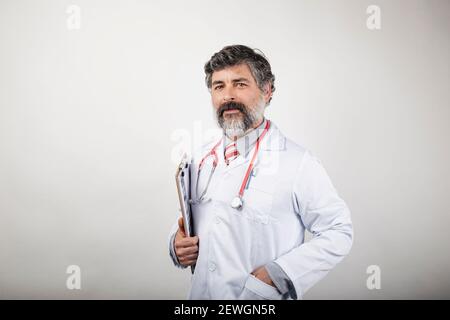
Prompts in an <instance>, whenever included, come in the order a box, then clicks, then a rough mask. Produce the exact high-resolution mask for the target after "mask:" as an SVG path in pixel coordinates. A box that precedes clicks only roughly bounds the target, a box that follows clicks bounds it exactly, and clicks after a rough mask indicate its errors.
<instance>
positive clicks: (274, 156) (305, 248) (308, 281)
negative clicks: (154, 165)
mask: <svg viewBox="0 0 450 320" xmlns="http://www.w3.org/2000/svg"><path fill="white" fill-rule="evenodd" d="M216 142H217V141H213V142H211V143H209V144H207V145H206V146H204V148H202V150H201V151H200V152H199V153H198V154H195V155H194V157H193V159H194V161H193V165H192V166H191V167H192V171H191V176H192V184H191V190H192V195H193V197H194V198H196V197H197V195H196V194H195V183H196V176H197V169H198V163H199V161H200V160H201V158H203V156H204V155H205V154H206V153H208V152H209V151H210V150H211V148H212V147H213V145H214V144H215V143H216ZM217 154H218V155H219V164H218V166H217V168H216V170H215V172H214V175H213V178H212V180H211V183H210V186H209V189H208V192H207V196H208V197H209V198H210V199H211V200H210V201H209V202H206V203H201V204H197V205H194V206H193V208H192V210H193V219H194V232H195V234H196V235H198V236H199V256H198V260H197V264H196V267H195V272H194V274H193V275H192V279H191V288H190V291H189V295H188V298H189V299H291V297H289V296H286V295H283V296H282V295H281V294H280V293H279V291H278V290H277V289H276V288H274V287H272V286H270V285H268V284H266V283H264V282H262V281H260V280H259V279H257V278H255V277H254V276H252V275H251V274H250V273H251V272H252V271H254V270H255V269H257V268H258V267H260V266H264V265H266V264H267V263H269V262H271V261H275V263H277V264H278V265H279V266H280V267H281V268H282V269H283V271H284V272H285V273H286V274H287V275H288V276H289V278H290V280H291V281H292V283H293V285H294V287H295V291H296V295H297V296H296V298H297V299H302V297H303V295H304V293H305V292H306V291H307V290H308V289H309V288H311V287H312V286H313V285H314V284H315V283H317V282H318V281H319V280H320V279H322V278H323V277H324V276H325V275H326V274H327V273H328V272H329V271H330V270H331V269H332V268H333V267H334V266H335V265H336V264H337V263H338V262H340V261H341V260H342V259H343V258H344V256H346V255H347V254H348V253H349V251H350V248H351V246H352V242H353V228H352V222H351V218H350V211H349V209H348V207H347V205H346V203H345V202H344V200H342V199H341V198H340V197H339V196H338V194H337V192H336V190H335V188H334V187H333V185H332V183H331V181H330V179H329V177H328V175H327V173H326V171H325V170H324V168H323V167H322V165H321V163H320V161H319V160H318V159H317V158H316V157H314V156H313V155H312V154H311V152H310V151H308V150H307V149H305V148H303V147H301V146H299V145H297V144H295V143H294V142H292V141H290V140H289V139H286V138H285V137H284V136H283V135H282V134H281V132H280V131H279V129H278V128H277V127H276V126H275V125H274V124H273V123H272V125H271V128H270V130H269V132H268V133H267V135H266V137H265V138H264V139H263V140H262V142H261V145H260V151H259V153H258V159H259V161H258V163H257V165H256V167H257V168H258V169H257V171H256V175H255V176H252V178H251V180H250V183H249V186H248V189H246V190H245V194H244V197H243V200H244V206H243V208H242V210H240V211H238V210H236V209H233V208H232V207H231V206H230V203H231V201H232V199H233V198H234V197H235V196H236V195H237V194H238V192H239V188H240V185H241V183H242V180H243V177H244V175H245V171H246V170H247V167H248V164H249V163H250V159H251V156H252V154H253V150H252V151H250V152H249V154H248V155H247V157H246V158H244V157H242V156H240V157H238V158H237V159H235V160H233V161H232V162H231V164H230V165H229V166H228V167H227V166H226V165H225V163H224V160H223V156H221V155H223V146H222V145H221V146H219V147H218V149H217ZM211 162H212V161H209V162H207V163H206V164H205V165H204V169H203V171H202V176H201V178H200V184H199V193H201V192H202V190H203V188H204V186H205V183H206V180H207V175H208V174H209V172H210V169H211V166H212V165H211ZM177 228H178V225H177V224H176V223H175V224H174V226H173V228H172V230H171V233H170V235H169V247H170V254H171V256H172V259H173V261H174V263H175V265H178V266H179V264H178V261H177V259H176V256H175V254H174V248H173V242H172V240H173V235H174V234H175V232H176V230H177ZM305 229H307V230H308V231H310V232H311V233H312V234H313V238H312V239H311V240H310V241H308V242H305V243H304V233H305Z"/></svg>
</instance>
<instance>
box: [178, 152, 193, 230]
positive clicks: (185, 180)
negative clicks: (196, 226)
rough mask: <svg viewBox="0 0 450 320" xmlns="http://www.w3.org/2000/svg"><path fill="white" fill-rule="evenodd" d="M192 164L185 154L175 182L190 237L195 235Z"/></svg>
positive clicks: (185, 228)
mask: <svg viewBox="0 0 450 320" xmlns="http://www.w3.org/2000/svg"><path fill="white" fill-rule="evenodd" d="M189 167H190V165H189V161H188V157H187V156H186V154H185V155H183V158H182V159H181V162H180V164H179V166H178V168H177V171H176V173H175V182H176V185H177V192H178V200H179V202H180V210H181V215H182V216H183V222H184V230H185V232H186V235H187V236H188V237H193V236H194V232H193V225H192V214H191V204H190V199H191V193H190V189H191V188H190V180H191V179H190V178H191V177H190V170H189V169H190V168H189Z"/></svg>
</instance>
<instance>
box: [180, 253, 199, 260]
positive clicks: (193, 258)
mask: <svg viewBox="0 0 450 320" xmlns="http://www.w3.org/2000/svg"><path fill="white" fill-rule="evenodd" d="M183 258H184V260H197V258H198V253H193V254H188V255H185V256H183Z"/></svg>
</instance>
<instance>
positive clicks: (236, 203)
mask: <svg viewBox="0 0 450 320" xmlns="http://www.w3.org/2000/svg"><path fill="white" fill-rule="evenodd" d="M269 128H270V120H267V122H266V126H265V127H264V130H263V132H262V133H261V135H260V136H259V137H258V138H257V139H256V145H255V150H254V151H253V156H252V159H251V161H250V164H249V165H248V168H247V171H246V173H245V176H244V180H243V181H242V184H241V188H240V189H239V193H238V195H237V196H236V197H234V198H233V200H232V201H231V207H232V208H233V209H236V210H241V209H242V206H243V205H244V201H243V199H242V198H243V197H244V191H245V188H246V186H247V184H248V181H249V178H250V174H251V173H252V171H253V167H254V165H255V159H256V156H257V154H258V151H259V143H260V142H261V140H262V139H263V138H264V136H265V135H266V133H267V131H269ZM222 141H223V138H222V139H220V141H219V142H217V143H216V144H215V145H214V147H213V148H212V149H211V151H210V152H208V153H207V154H206V155H205V156H204V157H203V159H202V160H201V161H200V163H199V166H198V171H197V181H196V185H195V195H196V196H197V199H196V200H193V199H191V200H190V202H191V203H192V204H198V203H202V202H207V201H208V200H210V199H206V198H205V196H206V192H207V191H208V187H209V183H210V182H211V178H212V176H213V174H214V171H215V170H216V167H217V164H218V163H219V157H218V156H217V152H216V150H217V147H218V146H219V145H220V144H221V143H222ZM209 157H213V163H212V169H211V172H210V173H209V176H208V181H207V182H206V186H205V188H204V190H203V192H202V193H201V194H200V196H198V194H199V193H198V181H199V178H200V173H201V171H202V169H203V165H204V163H205V161H206V159H208V158H209Z"/></svg>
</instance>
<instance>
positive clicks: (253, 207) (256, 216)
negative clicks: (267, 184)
mask: <svg viewBox="0 0 450 320" xmlns="http://www.w3.org/2000/svg"><path fill="white" fill-rule="evenodd" d="M244 200H245V204H244V205H247V209H248V210H246V215H247V218H249V219H250V220H252V221H254V222H256V223H261V224H269V223H270V222H271V220H273V219H272V217H271V215H270V213H271V211H272V204H273V194H272V193H269V192H266V191H263V190H260V189H256V188H251V187H250V188H248V189H247V190H246V192H245V196H244Z"/></svg>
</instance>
